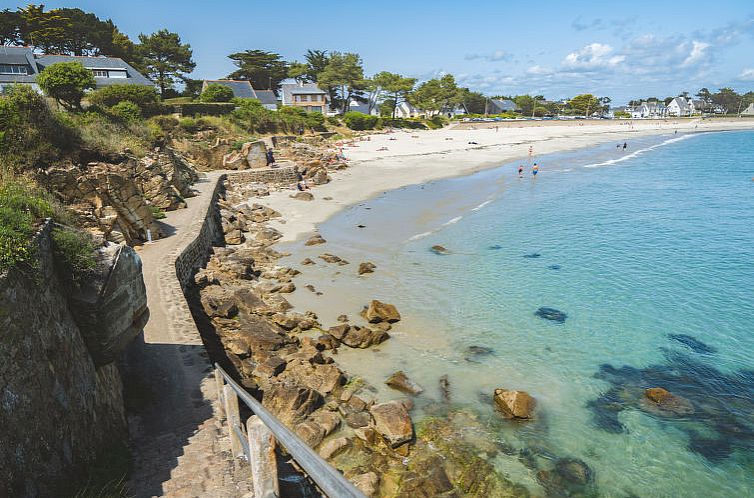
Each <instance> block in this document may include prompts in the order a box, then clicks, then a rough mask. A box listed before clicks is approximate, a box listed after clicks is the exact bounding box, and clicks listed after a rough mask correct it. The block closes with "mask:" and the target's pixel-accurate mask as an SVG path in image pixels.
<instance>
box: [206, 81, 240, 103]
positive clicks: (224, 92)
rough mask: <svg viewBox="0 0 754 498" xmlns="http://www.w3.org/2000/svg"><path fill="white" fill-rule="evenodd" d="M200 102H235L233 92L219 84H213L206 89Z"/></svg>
mask: <svg viewBox="0 0 754 498" xmlns="http://www.w3.org/2000/svg"><path fill="white" fill-rule="evenodd" d="M199 100H201V101H202V102H230V101H231V100H233V90H231V89H230V88H228V87H227V86H225V85H220V84H219V83H211V84H209V85H207V88H205V89H204V91H203V92H202V95H201V97H199Z"/></svg>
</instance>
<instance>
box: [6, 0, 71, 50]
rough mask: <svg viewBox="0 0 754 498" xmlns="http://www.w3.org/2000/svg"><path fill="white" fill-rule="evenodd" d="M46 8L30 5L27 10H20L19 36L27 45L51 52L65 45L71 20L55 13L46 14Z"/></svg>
mask: <svg viewBox="0 0 754 498" xmlns="http://www.w3.org/2000/svg"><path fill="white" fill-rule="evenodd" d="M44 7H45V6H44V5H33V4H29V5H28V6H27V7H26V8H25V9H19V10H18V14H19V16H20V24H19V35H20V38H21V41H22V42H23V43H24V44H25V45H31V46H34V47H37V48H39V49H41V50H42V51H44V52H49V51H51V50H52V49H53V48H54V47H59V46H61V45H62V44H63V43H64V41H65V37H66V30H67V29H68V27H69V20H68V19H66V18H65V17H63V16H61V15H59V14H56V13H55V11H50V12H45V10H44Z"/></svg>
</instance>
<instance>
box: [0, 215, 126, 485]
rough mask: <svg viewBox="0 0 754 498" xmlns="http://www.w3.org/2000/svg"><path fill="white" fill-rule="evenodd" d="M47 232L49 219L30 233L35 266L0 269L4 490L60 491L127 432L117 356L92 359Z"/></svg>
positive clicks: (0, 468)
mask: <svg viewBox="0 0 754 498" xmlns="http://www.w3.org/2000/svg"><path fill="white" fill-rule="evenodd" d="M50 233H51V224H50V223H48V224H46V225H45V226H44V228H43V229H42V230H41V231H40V233H39V234H38V235H37V236H36V238H35V241H34V244H35V245H36V247H37V249H38V268H37V269H35V270H30V269H29V270H24V271H21V270H18V269H12V270H10V271H9V272H7V273H5V274H2V275H0V496H3V497H5V496H13V497H36V496H61V495H62V494H63V492H64V491H66V490H70V489H71V488H73V487H75V486H76V485H77V484H80V480H81V479H82V478H83V477H85V476H86V473H87V469H88V467H89V465H90V464H91V463H92V461H93V460H94V458H95V457H96V456H97V455H98V454H99V453H101V452H103V451H106V450H107V449H108V448H110V447H111V445H113V443H117V442H120V441H123V440H124V439H125V436H126V420H125V410H124V405H123V387H122V383H121V377H120V373H119V371H118V368H117V366H116V364H115V363H108V364H105V365H102V366H100V367H97V366H96V364H95V362H94V360H93V358H92V355H91V353H90V351H89V349H88V348H87V344H86V341H85V340H84V337H83V335H82V333H81V330H80V328H79V325H78V324H77V322H76V319H75V318H74V315H73V313H72V312H71V307H70V305H69V302H68V296H69V292H68V291H67V287H66V285H65V283H64V282H63V281H61V280H60V278H59V276H58V274H57V273H56V271H55V261H54V258H53V250H52V240H51V236H50ZM128 250H130V248H129V249H128ZM137 259H138V258H137ZM138 270H139V272H140V271H141V267H140V266H139V269H138Z"/></svg>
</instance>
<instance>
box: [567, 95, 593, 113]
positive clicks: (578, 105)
mask: <svg viewBox="0 0 754 498" xmlns="http://www.w3.org/2000/svg"><path fill="white" fill-rule="evenodd" d="M568 105H570V106H571V109H573V110H574V111H576V112H577V113H579V114H583V115H584V116H589V115H591V114H592V113H593V112H595V111H597V110H599V109H600V108H601V105H600V100H599V99H598V98H597V97H595V96H594V95H592V94H591V93H584V94H581V95H576V96H575V97H574V98H572V99H571V100H569V101H568Z"/></svg>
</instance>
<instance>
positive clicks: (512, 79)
mask: <svg viewBox="0 0 754 498" xmlns="http://www.w3.org/2000/svg"><path fill="white" fill-rule="evenodd" d="M16 3H17V4H18V5H16V4H15V3H14V4H10V3H8V2H7V0H0V8H15V7H17V6H19V5H22V4H26V3H28V2H27V1H26V0H19V1H18V2H16ZM45 5H46V7H47V8H48V9H52V8H56V7H78V8H81V9H83V10H85V11H90V12H94V13H95V14H97V15H98V16H99V17H100V18H102V19H105V18H111V19H112V20H113V21H114V22H115V24H116V25H117V26H118V27H119V28H120V29H121V31H123V32H124V33H126V34H127V35H129V36H130V37H131V38H132V39H136V37H137V36H138V34H139V33H152V32H154V31H157V30H159V29H163V28H167V29H169V30H171V31H175V32H177V33H179V34H180V35H181V38H182V39H183V41H184V42H187V43H189V44H191V47H192V48H193V50H194V59H195V61H196V63H197V67H196V70H195V71H194V74H193V75H192V77H194V78H206V79H217V78H221V77H224V76H227V74H228V73H230V72H232V71H233V64H232V62H231V61H230V60H229V59H228V58H227V55H228V54H230V53H233V52H237V51H242V50H246V49H261V50H268V51H272V52H276V53H279V54H281V55H282V56H283V57H284V58H285V59H286V60H291V61H292V60H299V61H300V60H302V59H303V55H304V53H305V52H306V50H307V49H323V50H331V51H332V50H335V51H341V52H356V53H358V54H360V55H361V57H362V58H363V60H364V67H365V72H366V74H367V75H372V74H375V73H377V72H379V71H391V72H397V73H401V74H403V75H406V76H412V77H416V78H418V79H419V80H425V79H429V78H432V77H435V76H438V75H442V74H445V73H451V74H453V75H454V76H456V78H457V80H458V81H459V83H460V84H462V85H463V86H467V87H469V88H471V89H472V90H476V91H481V92H482V93H485V94H487V95H515V94H524V93H529V94H533V95H544V96H546V97H547V98H551V99H558V98H567V97H570V96H573V95H575V94H579V93H593V94H595V95H598V96H609V97H611V98H612V99H613V102H614V103H616V104H618V103H625V102H626V101H628V100H629V99H632V98H636V97H652V96H654V97H661V98H662V97H666V96H674V95H678V94H679V93H680V92H683V91H688V92H690V93H691V94H694V93H696V92H697V91H698V90H699V88H701V87H708V88H709V89H710V90H713V91H714V90H716V89H717V88H720V87H723V86H731V87H733V88H735V89H736V90H738V91H749V90H754V57H752V54H754V2H752V1H751V0H748V1H743V0H717V1H697V0H687V1H684V2H678V1H674V2H670V1H665V0H654V1H646V0H634V1H630V2H625V1H609V0H601V1H596V0H568V1H556V0H552V1H542V0H539V1H537V0H529V1H510V0H477V1H472V2H469V1H466V2H458V1H446V0H402V1H397V0H373V1H371V2H366V1H362V0H351V1H337V2H333V1H330V2H328V1H319V2H315V1H312V0H307V1H299V0H286V1H282V2H276V1H256V0H246V1H243V0H214V1H207V0H181V1H175V0H120V1H112V0H78V1H48V2H45Z"/></svg>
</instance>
